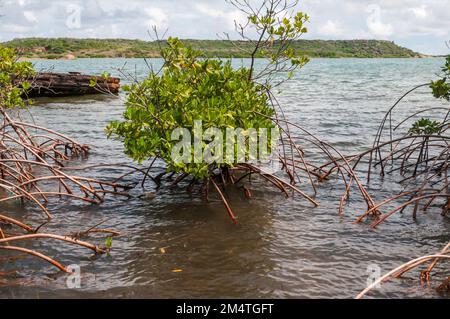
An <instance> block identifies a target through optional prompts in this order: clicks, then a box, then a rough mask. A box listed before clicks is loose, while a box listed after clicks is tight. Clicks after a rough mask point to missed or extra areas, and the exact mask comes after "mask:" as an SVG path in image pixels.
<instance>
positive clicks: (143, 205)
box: [0, 59, 450, 298]
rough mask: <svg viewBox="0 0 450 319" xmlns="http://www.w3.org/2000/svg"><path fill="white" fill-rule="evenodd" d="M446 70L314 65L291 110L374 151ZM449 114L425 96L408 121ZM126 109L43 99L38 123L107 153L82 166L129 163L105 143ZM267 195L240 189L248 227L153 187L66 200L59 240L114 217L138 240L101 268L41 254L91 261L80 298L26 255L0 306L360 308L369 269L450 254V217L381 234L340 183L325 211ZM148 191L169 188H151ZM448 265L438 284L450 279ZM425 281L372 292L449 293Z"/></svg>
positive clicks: (235, 198)
mask: <svg viewBox="0 0 450 319" xmlns="http://www.w3.org/2000/svg"><path fill="white" fill-rule="evenodd" d="M123 62H124V61H123V60H114V59H112V60H108V59H105V60H78V61H56V62H46V61H44V62H38V65H37V67H44V66H45V67H49V66H50V65H53V64H54V65H55V69H56V70H63V71H64V70H78V71H79V70H81V71H84V72H88V73H101V72H103V71H105V70H107V71H109V70H112V73H113V74H114V70H113V68H114V67H120V66H122V65H123ZM156 63H158V62H157V61H156ZM441 63H442V60H441V59H417V60H416V59H408V60H403V59H398V60H391V59H385V60H376V59H375V60H364V59H360V60H357V59H355V60H354V59H345V60H328V59H322V60H314V61H312V62H311V63H310V65H308V66H307V67H306V68H305V69H304V70H302V71H301V72H300V73H299V75H298V76H297V77H296V79H295V80H293V81H292V82H290V83H288V84H287V85H286V86H285V87H284V92H283V93H282V94H281V95H280V100H281V102H282V103H283V105H285V108H286V109H287V111H288V114H289V116H290V118H292V119H293V120H294V121H296V122H298V123H301V124H302V125H304V126H305V127H308V128H311V130H313V131H314V132H316V133H318V134H319V135H320V136H321V137H323V138H324V139H326V140H327V141H330V142H333V143H334V145H336V146H337V147H338V148H339V149H340V150H342V151H344V152H348V153H354V152H357V151H361V150H363V149H364V148H365V147H366V146H367V145H369V144H370V142H371V141H372V138H373V135H374V134H375V131H376V125H377V123H378V121H379V120H380V119H381V118H382V116H383V114H384V111H385V110H386V109H387V108H388V106H389V105H391V104H392V102H393V101H394V100H395V99H396V98H397V97H398V96H399V95H401V93H403V92H405V91H406V90H407V89H409V88H411V87H413V86H414V85H416V84H420V83H422V82H424V81H427V80H429V79H431V78H433V77H434V73H436V72H437V71H438V70H439V66H440V64H441ZM135 64H137V67H136V70H137V73H138V76H142V75H143V74H145V64H144V63H143V62H142V61H139V60H131V61H129V62H128V65H129V66H130V69H131V70H133V71H134V65H135ZM438 104H439V102H437V101H433V99H432V98H431V97H430V94H429V92H428V90H427V89H424V90H422V91H420V92H418V93H417V94H415V95H414V96H412V97H411V98H409V99H408V100H407V101H406V103H405V107H403V108H400V111H399V113H398V114H397V116H398V117H401V116H403V115H404V114H406V113H407V112H408V108H410V107H414V108H419V107H424V106H426V105H430V106H431V105H438ZM123 109H124V106H123V101H122V100H120V99H113V98H106V97H86V98H82V99H79V98H77V99H61V100H40V101H38V103H37V105H36V106H35V107H33V108H32V109H31V113H32V114H33V117H34V120H35V121H36V122H37V123H39V124H42V125H45V126H47V127H50V128H55V129H58V130H60V131H62V132H63V133H66V134H69V135H71V136H72V137H75V138H77V139H78V140H80V141H82V142H83V143H87V144H90V145H91V146H92V147H93V152H92V154H91V155H90V156H89V158H88V159H87V160H85V161H81V160H77V161H76V162H75V163H74V164H73V166H75V165H88V164H97V163H127V162H129V160H128V159H127V158H126V157H125V156H124V155H122V146H121V144H120V143H119V142H117V141H113V140H107V139H106V137H105V135H104V133H103V128H104V127H105V126H106V124H107V123H108V122H109V121H110V120H113V119H118V118H119V117H120V114H121V112H122V111H123ZM309 155H310V156H315V155H316V154H309ZM161 165H162V164H161ZM121 172H122V171H121V170H120V169H112V168H109V169H101V170H96V171H95V172H94V173H90V174H91V175H93V176H94V177H97V178H108V177H111V176H118V175H120V173H121ZM133 178H134V179H136V181H137V179H138V177H137V176H136V177H133ZM253 188H254V189H255V192H254V197H253V199H251V200H248V199H245V198H244V197H243V196H242V194H241V193H240V192H238V191H236V190H229V191H228V193H227V195H228V196H229V198H230V199H231V203H232V206H233V209H234V210H235V211H236V213H237V215H238V216H239V225H237V226H235V225H233V224H232V223H231V222H230V220H229V219H228V216H227V214H226V212H225V210H224V209H223V206H222V205H221V203H218V202H213V203H205V202H204V201H202V200H201V199H200V198H198V197H197V196H194V195H189V194H187V193H185V192H184V191H183V190H181V189H175V190H170V189H167V188H162V189H160V190H157V191H156V195H157V196H156V198H155V199H153V200H149V199H145V198H138V196H139V195H140V194H142V190H141V189H136V190H134V191H132V194H133V195H134V196H135V197H134V198H132V199H123V198H109V200H107V201H106V202H105V203H104V204H102V205H100V206H93V205H85V204H81V203H78V202H74V201H61V202H59V203H55V204H52V206H51V207H50V208H51V209H52V211H53V212H54V215H55V220H54V221H53V222H52V223H50V224H48V225H46V226H45V229H46V230H48V231H54V232H56V233H61V234H67V233H72V232H76V231H79V230H80V229H86V228H89V227H90V226H92V225H95V224H96V223H97V222H99V221H102V220H105V219H107V220H108V221H107V222H106V223H105V224H104V225H103V226H104V227H113V228H116V229H118V230H120V231H122V232H123V233H124V236H123V237H120V238H116V239H114V241H113V251H112V253H111V255H110V256H100V257H96V258H91V256H90V253H89V252H88V251H86V250H84V249H81V248H77V247H71V246H67V245H65V244H61V243H51V244H50V245H49V242H42V241H35V242H33V244H32V246H31V245H30V244H28V245H30V246H27V247H32V248H35V249H40V250H42V251H45V252H46V253H48V254H49V255H51V256H53V257H55V258H57V259H58V260H60V261H61V262H63V263H65V264H78V265H80V266H81V269H82V287H81V289H68V288H67V287H66V277H65V276H64V275H62V274H57V273H55V271H54V269H52V268H50V267H49V266H48V265H47V264H45V263H42V262H40V261H37V260H35V259H31V258H23V259H19V260H17V261H15V262H8V263H3V264H2V265H1V268H0V269H3V270H13V269H20V271H19V273H18V274H17V275H16V276H12V277H10V278H8V280H7V283H6V284H5V282H2V281H0V297H7V298H10V297H38V298H46V297H50V298H55V297H65V298H74V297H87V298H97V297H113V298H116V297H117V298H130V297H134V298H147V297H153V298H199V297H204V298H239V297H240V298H260V297H262V298H263V297H275V298H350V297H354V296H355V295H356V294H357V293H358V292H359V291H361V290H362V289H363V288H364V287H365V286H366V282H367V278H368V276H369V272H368V267H371V266H377V267H379V268H380V270H381V272H387V271H389V270H390V269H392V268H393V267H395V266H397V265H399V264H401V263H402V262H405V261H407V260H409V259H412V258H414V257H417V256H420V255H424V254H427V253H429V252H434V251H438V250H440V249H441V248H442V247H443V246H444V245H445V244H446V243H447V242H448V241H449V238H450V236H449V230H450V223H449V220H448V218H444V217H442V216H441V215H440V214H439V213H438V212H431V211H430V213H428V214H427V215H426V216H420V217H419V218H418V220H417V221H414V220H413V219H412V218H411V215H410V214H409V213H407V212H406V213H405V214H403V215H398V216H394V217H393V218H392V219H390V220H389V221H388V222H387V223H385V224H384V225H382V226H381V227H379V229H377V230H375V231H374V230H371V229H370V228H369V227H368V225H367V224H362V225H355V224H353V223H352V221H353V220H354V218H355V216H356V214H357V213H361V212H362V211H361V210H363V209H364V207H363V206H362V205H361V202H360V199H359V198H358V197H356V196H355V197H352V198H351V205H350V206H349V207H348V208H347V209H346V214H345V215H344V216H338V214H337V205H338V202H339V196H340V195H341V193H342V187H341V186H339V185H336V184H335V183H333V182H328V183H325V184H322V185H321V186H320V188H319V193H320V195H319V196H318V200H319V201H320V203H321V206H320V207H319V208H316V209H313V208H311V207H310V206H309V205H308V204H307V203H305V202H304V201H303V200H302V199H300V198H293V199H288V200H286V199H285V198H284V197H283V196H282V195H280V194H279V193H278V192H276V191H275V190H274V189H272V188H271V187H269V186H268V185H264V184H263V183H258V184H255V185H253ZM399 189H400V188H399V186H398V185H396V184H395V183H392V182H390V181H388V180H385V181H376V180H375V181H374V182H373V184H372V185H371V190H372V192H373V193H374V195H375V197H376V198H377V199H381V198H383V197H384V196H387V195H388V194H391V193H392V192H394V191H396V190H399ZM146 191H155V189H154V187H153V185H152V184H151V183H149V184H148V185H147V188H146ZM2 209H3V210H6V209H7V210H8V211H11V212H14V214H15V216H20V217H21V218H22V219H26V220H29V221H33V222H34V223H35V224H39V223H40V222H42V216H41V214H40V213H39V211H37V210H35V209H34V208H32V207H31V206H26V207H22V206H17V204H9V205H7V206H4V207H2ZM100 243H101V241H100ZM161 248H163V249H164V250H163V251H165V253H163V251H162V250H161ZM2 254H3V252H2ZM3 257H6V254H3V255H0V258H3ZM0 262H1V259H0ZM443 267H445V266H443ZM443 267H441V268H439V269H438V274H439V273H442V272H443V271H444V270H446V269H445V268H443ZM173 270H181V271H179V272H173ZM416 275H417V273H413V276H411V277H409V278H406V279H403V280H400V281H397V282H395V283H392V284H386V285H384V286H383V288H382V289H380V290H378V291H376V292H375V293H373V294H372V295H371V296H374V297H395V298H402V297H432V298H435V297H439V295H437V294H436V292H435V291H434V290H433V289H431V288H422V287H420V286H419V285H418V282H417V280H416V279H417V276H416ZM0 280H2V279H0Z"/></svg>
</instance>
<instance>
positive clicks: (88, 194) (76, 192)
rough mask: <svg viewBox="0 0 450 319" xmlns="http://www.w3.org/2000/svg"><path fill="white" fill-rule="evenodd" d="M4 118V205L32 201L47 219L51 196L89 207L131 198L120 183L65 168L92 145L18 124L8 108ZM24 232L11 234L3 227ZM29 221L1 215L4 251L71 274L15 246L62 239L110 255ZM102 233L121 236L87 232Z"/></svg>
mask: <svg viewBox="0 0 450 319" xmlns="http://www.w3.org/2000/svg"><path fill="white" fill-rule="evenodd" d="M0 115H1V116H2V118H3V121H2V125H1V127H0V192H1V196H0V203H4V202H11V201H20V203H23V204H25V203H27V202H30V203H33V204H34V205H36V206H37V207H38V208H39V209H40V210H41V211H42V213H43V214H44V216H45V217H46V219H47V220H51V219H52V218H53V216H52V214H51V212H50V211H49V209H48V206H47V205H48V204H49V203H51V202H52V198H63V197H67V198H72V199H75V200H79V201H82V202H86V203H90V204H99V203H101V202H103V201H104V197H105V196H106V195H107V194H113V195H121V196H129V195H128V194H127V192H126V191H127V190H128V189H130V188H131V187H130V186H127V185H121V184H118V183H117V182H109V181H102V180H96V179H92V178H88V177H82V176H76V175H71V174H69V173H67V172H66V170H65V169H64V166H65V164H66V163H67V162H68V161H70V160H71V159H72V158H75V157H86V156H87V155H88V153H89V147H88V146H87V145H83V144H80V143H78V142H77V141H75V140H74V139H72V138H70V137H68V136H65V135H63V134H61V133H58V132H55V131H53V130H50V129H47V128H44V127H41V126H37V125H35V124H29V123H25V122H22V121H16V120H13V118H12V117H11V116H10V115H9V114H8V112H7V111H6V110H4V109H3V108H0ZM5 225H9V226H10V227H12V228H14V229H17V230H19V231H22V232H25V233H23V234H9V233H7V232H6V231H5V230H4V226H5ZM39 229H40V227H37V228H34V227H32V226H31V225H29V224H27V223H26V222H24V221H21V220H18V219H16V218H13V217H11V216H8V215H7V214H6V213H2V214H1V215H0V250H3V251H10V252H16V253H24V254H28V255H31V256H34V257H36V258H39V259H42V260H44V261H47V262H49V263H50V264H51V265H53V266H55V267H56V268H58V269H60V270H61V271H64V272H68V270H67V268H66V267H65V266H63V265H62V264H61V263H59V262H58V261H56V260H54V259H53V258H51V257H49V256H47V255H45V254H43V253H41V252H38V251H34V250H31V249H28V248H25V247H19V246H14V243H16V242H27V241H30V240H34V239H41V240H58V241H63V242H66V243H68V244H71V245H77V246H81V247H85V248H87V249H90V250H92V251H94V252H95V253H96V254H102V253H105V252H107V249H106V248H102V247H99V246H97V245H94V244H91V243H89V242H85V241H81V240H80V239H79V237H77V236H70V235H68V236H61V235H57V234H46V233H40V232H39ZM92 233H102V234H105V235H107V236H117V235H119V233H118V232H117V231H115V230H110V229H98V228H92V229H89V230H88V231H85V232H83V233H82V235H84V236H87V235H89V234H92Z"/></svg>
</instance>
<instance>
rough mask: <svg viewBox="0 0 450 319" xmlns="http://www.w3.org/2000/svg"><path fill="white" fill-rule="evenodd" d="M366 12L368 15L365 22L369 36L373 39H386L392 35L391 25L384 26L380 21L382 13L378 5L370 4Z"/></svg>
mask: <svg viewBox="0 0 450 319" xmlns="http://www.w3.org/2000/svg"><path fill="white" fill-rule="evenodd" d="M366 12H368V13H369V16H368V17H367V20H366V21H367V27H368V28H369V31H370V33H371V34H373V35H374V36H375V37H381V38H388V37H389V36H390V35H392V34H393V33H394V28H393V26H392V25H391V24H385V23H383V22H382V21H381V12H382V11H381V7H380V6H379V5H378V4H370V5H369V6H368V7H367V9H366Z"/></svg>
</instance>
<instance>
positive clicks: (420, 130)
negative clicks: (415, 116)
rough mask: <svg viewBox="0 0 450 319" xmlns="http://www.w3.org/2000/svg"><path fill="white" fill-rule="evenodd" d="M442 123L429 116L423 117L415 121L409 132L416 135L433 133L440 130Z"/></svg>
mask: <svg viewBox="0 0 450 319" xmlns="http://www.w3.org/2000/svg"><path fill="white" fill-rule="evenodd" d="M440 130H441V129H440V124H439V122H437V121H432V120H430V119H427V118H421V119H420V120H418V121H416V122H414V123H413V125H412V126H411V128H410V129H409V133H411V134H416V135H421V134H425V135H433V134H438V133H439V132H440Z"/></svg>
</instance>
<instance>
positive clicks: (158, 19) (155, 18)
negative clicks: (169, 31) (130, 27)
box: [145, 8, 168, 28]
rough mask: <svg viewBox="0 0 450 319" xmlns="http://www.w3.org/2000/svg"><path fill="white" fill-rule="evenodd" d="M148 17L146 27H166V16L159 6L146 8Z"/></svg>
mask: <svg viewBox="0 0 450 319" xmlns="http://www.w3.org/2000/svg"><path fill="white" fill-rule="evenodd" d="M145 12H146V13H147V16H148V17H149V19H148V20H147V21H146V26H147V27H153V26H157V27H158V28H166V27H167V22H168V17H167V15H166V14H165V12H164V11H163V10H162V9H160V8H147V9H145Z"/></svg>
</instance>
